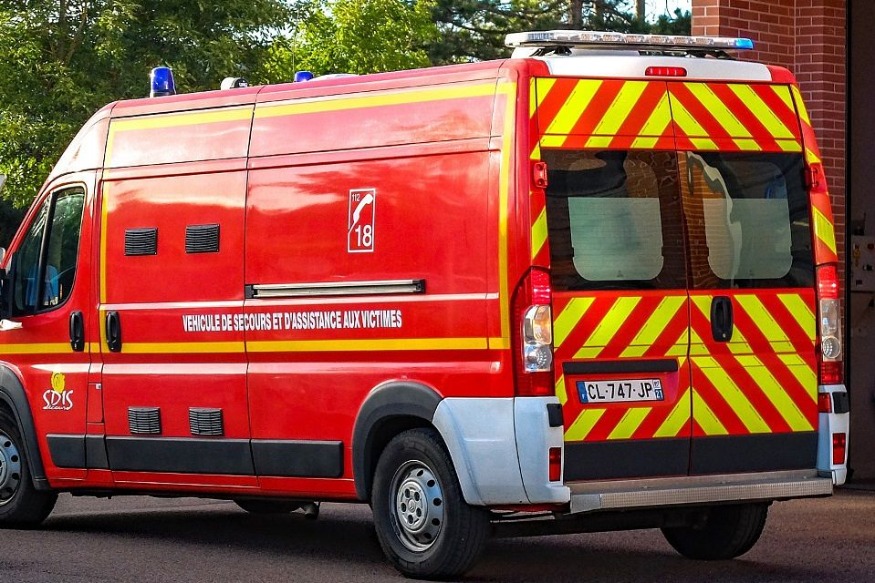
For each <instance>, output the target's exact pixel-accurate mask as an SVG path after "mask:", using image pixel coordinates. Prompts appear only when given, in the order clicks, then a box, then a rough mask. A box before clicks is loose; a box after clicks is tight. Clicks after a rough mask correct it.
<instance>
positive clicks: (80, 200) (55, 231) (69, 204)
mask: <svg viewBox="0 0 875 583" xmlns="http://www.w3.org/2000/svg"><path fill="white" fill-rule="evenodd" d="M84 205H85V193H84V192H83V191H82V190H81V189H78V188H75V189H69V190H63V191H60V192H57V193H55V194H53V195H52V196H50V197H49V198H48V199H47V200H46V202H45V203H44V204H43V206H42V207H41V208H40V210H39V212H38V213H37V215H36V217H35V218H34V221H33V222H32V223H31V225H30V228H29V229H28V231H27V234H26V235H25V237H24V240H23V241H22V244H21V247H20V248H19V250H18V252H17V253H16V256H15V258H14V274H13V281H12V286H13V289H12V306H11V308H12V310H11V311H12V315H13V316H25V315H29V314H34V313H37V312H41V311H45V310H50V309H53V308H55V307H56V306H59V305H60V304H62V303H63V302H64V300H66V299H67V297H69V295H70V292H71V291H72V289H73V281H74V278H75V275H76V261H77V257H78V252H79V233H80V229H81V226H82V209H83V208H84Z"/></svg>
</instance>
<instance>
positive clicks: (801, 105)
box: [790, 85, 811, 126]
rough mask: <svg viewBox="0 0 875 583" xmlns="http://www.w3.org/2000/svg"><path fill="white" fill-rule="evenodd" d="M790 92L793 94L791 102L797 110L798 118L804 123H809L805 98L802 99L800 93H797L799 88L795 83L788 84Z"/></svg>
mask: <svg viewBox="0 0 875 583" xmlns="http://www.w3.org/2000/svg"><path fill="white" fill-rule="evenodd" d="M790 92H791V93H792V94H793V103H795V104H796V111H798V112H799V119H801V120H802V121H803V122H804V123H805V125H809V126H810V125H811V118H810V117H809V116H808V110H807V109H806V108H805V100H803V99H802V94H801V93H799V88H798V87H796V86H795V85H791V86H790Z"/></svg>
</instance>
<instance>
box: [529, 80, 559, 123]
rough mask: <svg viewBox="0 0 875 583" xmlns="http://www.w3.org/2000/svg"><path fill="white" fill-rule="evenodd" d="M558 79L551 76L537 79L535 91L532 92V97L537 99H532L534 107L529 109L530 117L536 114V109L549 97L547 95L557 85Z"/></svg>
mask: <svg viewBox="0 0 875 583" xmlns="http://www.w3.org/2000/svg"><path fill="white" fill-rule="evenodd" d="M556 81H557V79H555V78H551V77H540V78H538V79H535V91H533V92H532V99H533V100H534V99H537V101H532V106H533V107H532V108H530V110H529V117H531V116H533V115H535V109H537V107H540V105H541V104H542V103H544V100H545V99H547V95H549V94H550V90H551V89H553V86H554V85H556Z"/></svg>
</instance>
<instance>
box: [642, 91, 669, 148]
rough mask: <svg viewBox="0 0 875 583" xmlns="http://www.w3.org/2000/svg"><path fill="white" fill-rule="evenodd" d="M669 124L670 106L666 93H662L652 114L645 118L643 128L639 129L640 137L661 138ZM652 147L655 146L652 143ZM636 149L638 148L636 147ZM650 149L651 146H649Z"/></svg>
mask: <svg viewBox="0 0 875 583" xmlns="http://www.w3.org/2000/svg"><path fill="white" fill-rule="evenodd" d="M670 123H671V105H670V103H669V100H668V93H663V94H662V98H661V99H660V100H659V103H657V104H656V108H654V110H653V113H651V114H650V117H649V118H647V122H645V124H644V127H642V128H641V135H642V136H662V135H663V134H664V133H665V130H666V128H668V126H669V124H670ZM653 145H654V146H655V145H656V141H654V143H653ZM636 147H638V146H636ZM651 147H652V146H651Z"/></svg>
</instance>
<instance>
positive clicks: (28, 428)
mask: <svg viewBox="0 0 875 583" xmlns="http://www.w3.org/2000/svg"><path fill="white" fill-rule="evenodd" d="M3 405H5V406H6V408H8V409H9V411H10V412H11V413H12V416H13V417H14V418H15V421H16V422H17V423H18V431H19V432H20V433H21V438H22V440H23V441H24V443H23V446H24V454H25V456H26V457H27V463H28V467H29V469H30V475H31V479H32V480H33V485H34V488H36V489H37V490H48V489H49V483H48V480H47V479H46V472H45V468H44V467H43V461H42V458H41V457H40V450H39V442H38V440H37V433H36V425H35V424H34V421H33V414H32V413H31V410H30V403H29V402H28V400H27V393H26V392H25V391H24V386H23V385H22V384H21V381H20V380H19V378H18V376H17V375H16V374H15V373H14V372H12V371H11V370H10V369H9V368H8V367H6V366H3V365H0V407H2V406H3Z"/></svg>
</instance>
